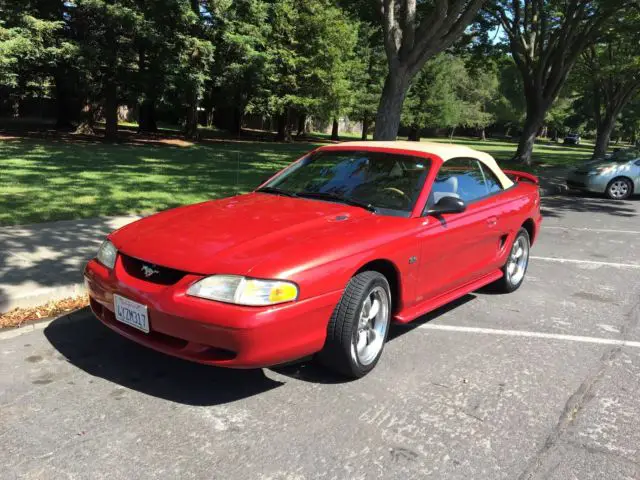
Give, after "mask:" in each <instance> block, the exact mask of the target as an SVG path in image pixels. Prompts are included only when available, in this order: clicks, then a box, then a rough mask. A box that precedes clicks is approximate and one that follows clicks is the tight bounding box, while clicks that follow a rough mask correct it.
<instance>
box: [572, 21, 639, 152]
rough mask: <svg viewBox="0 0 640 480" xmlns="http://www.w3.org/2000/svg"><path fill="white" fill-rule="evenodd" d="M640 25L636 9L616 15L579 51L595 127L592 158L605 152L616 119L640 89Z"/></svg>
mask: <svg viewBox="0 0 640 480" xmlns="http://www.w3.org/2000/svg"><path fill="white" fill-rule="evenodd" d="M639 27H640V15H638V13H637V12H635V11H634V12H629V13H628V14H627V15H625V16H622V17H618V18H617V19H616V21H615V23H614V25H612V26H611V27H610V28H609V30H608V31H607V32H606V33H605V35H603V37H602V38H601V39H600V40H599V41H598V43H596V44H594V45H591V46H590V47H589V48H588V49H586V50H585V52H584V53H583V55H582V65H581V67H582V69H583V70H584V74H585V78H586V79H588V82H589V84H590V85H589V87H590V88H589V95H590V96H591V98H592V102H593V115H594V120H595V124H596V130H597V134H596V144H595V147H594V150H593V156H594V158H597V157H602V156H604V155H605V154H606V153H607V150H608V147H609V142H610V139H611V133H612V132H613V130H614V127H615V125H616V120H617V119H618V117H619V116H620V113H621V112H622V110H623V109H624V108H625V106H626V105H627V104H628V103H629V102H630V101H631V100H633V99H634V98H635V97H636V95H637V94H638V93H639V92H640V51H639V50H638V45H639V44H638V40H637V32H638V28H639Z"/></svg>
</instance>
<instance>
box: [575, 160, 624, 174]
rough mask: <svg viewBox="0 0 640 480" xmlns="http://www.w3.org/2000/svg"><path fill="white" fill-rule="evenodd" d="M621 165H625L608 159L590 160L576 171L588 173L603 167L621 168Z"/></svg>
mask: <svg viewBox="0 0 640 480" xmlns="http://www.w3.org/2000/svg"><path fill="white" fill-rule="evenodd" d="M621 165H624V164H621V163H618V162H614V161H611V160H609V159H607V158H598V159H596V160H590V161H588V162H584V163H583V164H582V165H580V166H579V167H578V168H576V169H575V171H576V172H584V173H587V172H590V171H594V170H596V169H598V168H602V167H613V166H621Z"/></svg>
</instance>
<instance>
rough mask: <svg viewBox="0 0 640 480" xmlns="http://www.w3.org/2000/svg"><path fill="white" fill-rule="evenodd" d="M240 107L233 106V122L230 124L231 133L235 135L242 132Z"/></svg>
mask: <svg viewBox="0 0 640 480" xmlns="http://www.w3.org/2000/svg"><path fill="white" fill-rule="evenodd" d="M242 116H243V115H242V109H241V108H240V107H237V106H236V107H233V124H232V125H231V133H232V134H233V135H236V136H240V134H241V133H242Z"/></svg>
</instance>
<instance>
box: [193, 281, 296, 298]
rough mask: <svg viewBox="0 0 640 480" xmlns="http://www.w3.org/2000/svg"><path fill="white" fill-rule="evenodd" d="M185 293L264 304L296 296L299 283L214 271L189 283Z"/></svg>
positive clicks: (201, 296)
mask: <svg viewBox="0 0 640 480" xmlns="http://www.w3.org/2000/svg"><path fill="white" fill-rule="evenodd" d="M187 295H191V296H194V297H200V298H206V299H208V300H217V301H219V302H225V303H235V304H237V305H248V306H265V305H275V304H277V303H284V302H292V301H293V300H296V299H297V298H298V287H297V286H296V285H295V284H294V283H291V282H285V281H282V280H258V279H254V278H245V277H240V276H237V275H213V276H211V277H207V278H203V279H202V280H200V281H199V282H196V283H194V284H193V285H191V286H190V287H189V289H188V290H187Z"/></svg>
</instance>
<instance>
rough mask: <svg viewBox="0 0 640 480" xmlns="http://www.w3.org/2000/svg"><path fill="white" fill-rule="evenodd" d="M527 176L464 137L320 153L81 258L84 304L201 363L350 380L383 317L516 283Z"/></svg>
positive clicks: (532, 233)
mask: <svg viewBox="0 0 640 480" xmlns="http://www.w3.org/2000/svg"><path fill="white" fill-rule="evenodd" d="M540 222H541V215H540V196H539V190H538V185H537V179H536V177H534V176H532V175H529V174H526V173H520V172H508V171H504V172H503V171H502V170H501V169H500V168H499V167H498V165H497V164H496V162H495V161H494V160H493V158H492V157H491V156H490V155H487V154H485V153H481V152H478V151H475V150H472V149H470V148H466V147H462V146H453V145H442V144H436V143H419V142H349V143H342V144H337V145H330V146H324V147H321V148H318V149H317V150H314V151H313V152H311V153H309V154H308V155H306V156H304V157H303V158H301V159H299V160H298V161H296V162H294V163H293V164H291V165H290V166H289V167H287V168H285V169H284V170H282V171H281V172H279V173H278V174H276V175H275V176H274V177H272V178H271V179H270V180H268V181H267V182H266V183H264V184H263V185H261V186H260V187H259V188H257V189H256V190H255V191H253V192H251V193H248V194H245V195H238V196H235V197H231V198H226V199H222V200H212V201H207V202H203V203H199V204H196V205H189V206H185V207H180V208H176V209H172V210H168V211H164V212H161V213H158V214H156V215H152V216H149V217H147V218H144V219H142V220H139V221H137V222H135V223H132V224H130V225H127V226H126V227H124V228H121V229H120V230H117V231H115V232H113V233H112V234H110V235H109V236H108V238H107V239H106V241H105V242H104V243H103V244H102V246H101V247H100V250H99V252H98V255H97V256H96V258H95V259H94V260H91V261H90V262H89V263H88V265H87V267H86V269H85V281H86V285H87V288H88V291H89V295H90V299H91V308H92V310H93V312H94V313H95V315H96V316H97V317H98V318H99V319H100V320H101V321H102V322H104V323H105V324H106V325H107V326H108V327H110V328H112V329H113V330H115V331H116V332H118V333H120V334H121V335H123V336H125V337H127V338H129V339H131V340H133V341H135V342H138V343H140V344H142V345H146V346H148V347H151V348H153V349H156V350H159V351H161V352H164V353H167V354H170V355H175V356H177V357H181V358H185V359H188V360H193V361H196V362H201V363H205V364H210V365H217V366H223V367H236V368H254V367H264V366H273V365H278V364H282V363H287V362H290V361H293V360H296V359H299V358H302V357H308V356H310V355H315V356H316V358H317V359H318V360H319V361H321V362H322V363H323V364H325V365H326V366H329V367H330V368H332V369H334V370H337V371H338V372H340V373H342V374H345V375H347V376H351V377H361V376H363V375H365V374H366V373H368V372H369V371H371V370H372V369H373V368H374V366H375V365H376V363H377V362H378V360H379V358H380V356H381V354H382V351H383V348H384V344H385V340H386V338H387V333H388V331H389V325H390V322H391V321H395V322H400V323H406V322H410V321H412V320H414V319H416V318H418V317H420V316H421V315H424V314H425V313H427V312H429V311H430V310H433V309H435V308H437V307H440V306H442V305H444V304H446V303H448V302H450V301H452V300H454V299H456V298H458V297H461V296H463V295H465V294H467V293H469V292H471V291H473V290H476V289H478V288H480V287H483V286H485V285H488V284H491V283H493V284H495V286H496V288H499V289H501V290H502V291H504V292H511V291H513V290H515V289H517V288H518V287H519V286H520V285H521V284H522V282H523V279H524V276H525V273H526V270H527V265H528V260H529V247H530V245H531V244H532V243H533V241H534V240H535V239H536V236H537V233H538V229H539V227H540Z"/></svg>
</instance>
